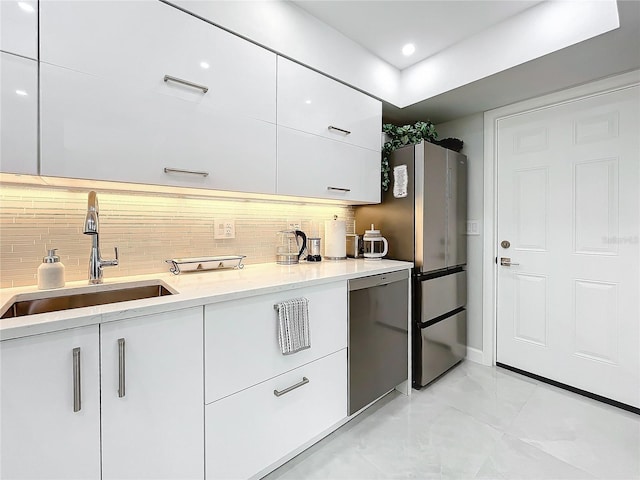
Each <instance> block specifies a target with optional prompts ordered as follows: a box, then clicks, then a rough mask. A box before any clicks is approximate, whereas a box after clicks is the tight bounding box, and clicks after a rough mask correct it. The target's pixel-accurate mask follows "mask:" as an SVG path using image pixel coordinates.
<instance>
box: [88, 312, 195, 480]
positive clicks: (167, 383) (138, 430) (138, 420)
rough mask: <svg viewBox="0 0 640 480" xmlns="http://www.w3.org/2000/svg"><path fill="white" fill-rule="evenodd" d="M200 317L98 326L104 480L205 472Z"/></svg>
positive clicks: (179, 316)
mask: <svg viewBox="0 0 640 480" xmlns="http://www.w3.org/2000/svg"><path fill="white" fill-rule="evenodd" d="M202 315H203V313H202V307H195V308H191V309H188V310H178V311H174V312H168V313H162V314H158V315H151V316H146V317H140V318H134V319H129V320H124V321H119V322H111V323H106V324H103V325H102V326H101V327H100V329H101V330H100V347H101V365H102V478H103V479H121V478H136V479H160V478H181V479H195V478H199V479H202V478H203V477H204V461H203V459H204V433H203V424H204V409H203V404H202V397H203V372H202V369H203V367H202V362H203V354H202V322H203V318H202Z"/></svg>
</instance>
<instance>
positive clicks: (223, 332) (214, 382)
mask: <svg viewBox="0 0 640 480" xmlns="http://www.w3.org/2000/svg"><path fill="white" fill-rule="evenodd" d="M347 294H348V292H347V282H346V281H340V282H331V283H328V284H322V285H315V286H312V287H305V288H296V289H293V290H285V291H281V292H277V293H271V294H267V295H259V296H256V297H249V298H244V299H241V300H237V301H231V302H223V303H217V304H211V305H207V306H206V307H205V403H206V404H207V405H206V407H205V420H206V474H207V478H210V479H230V478H249V477H251V476H253V475H256V474H258V473H259V472H261V471H262V470H264V469H265V468H267V467H269V466H270V465H272V464H273V463H275V462H277V461H279V460H280V459H281V458H283V457H284V456H285V455H288V454H289V453H291V452H292V451H294V450H295V449H296V448H299V447H300V446H301V445H303V444H304V443H306V442H307V441H309V440H311V439H312V438H314V437H316V436H318V435H320V434H321V433H323V432H325V431H326V430H327V429H329V428H330V427H331V426H333V425H335V424H337V423H338V422H340V421H341V420H342V419H344V418H345V417H346V415H347V358H346V352H347V350H346V347H347V321H348V320H347V311H348V307H347ZM300 297H304V298H307V299H308V300H309V330H310V340H311V342H310V343H311V347H310V348H308V349H306V350H302V351H299V352H297V353H293V354H289V355H283V354H282V351H281V350H280V347H279V344H278V314H277V310H276V309H275V308H274V306H275V305H276V304H277V303H278V302H281V301H284V300H289V299H292V298H300ZM276 392H277V393H276Z"/></svg>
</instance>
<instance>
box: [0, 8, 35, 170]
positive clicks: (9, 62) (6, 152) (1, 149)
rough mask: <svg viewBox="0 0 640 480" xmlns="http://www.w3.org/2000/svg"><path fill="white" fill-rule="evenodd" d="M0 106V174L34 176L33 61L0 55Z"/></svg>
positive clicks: (4, 54) (5, 54)
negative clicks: (0, 106) (0, 172)
mask: <svg viewBox="0 0 640 480" xmlns="http://www.w3.org/2000/svg"><path fill="white" fill-rule="evenodd" d="M3 3H4V2H0V8H5V6H4V5H3ZM3 19H4V17H3ZM3 21H4V20H3ZM0 105H2V108H1V109H0V171H2V172H9V173H25V174H31V175H37V173H38V63H37V62H36V61H35V60H30V59H28V58H23V57H19V56H17V55H11V54H9V53H0Z"/></svg>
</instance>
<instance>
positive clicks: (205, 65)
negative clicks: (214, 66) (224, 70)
mask: <svg viewBox="0 0 640 480" xmlns="http://www.w3.org/2000/svg"><path fill="white" fill-rule="evenodd" d="M200 66H201V67H202V68H204V69H205V70H206V69H207V68H209V64H208V63H207V62H200Z"/></svg>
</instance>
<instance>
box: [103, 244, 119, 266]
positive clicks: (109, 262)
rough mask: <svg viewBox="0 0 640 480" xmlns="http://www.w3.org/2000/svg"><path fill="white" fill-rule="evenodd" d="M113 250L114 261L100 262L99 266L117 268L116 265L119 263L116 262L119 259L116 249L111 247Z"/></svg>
mask: <svg viewBox="0 0 640 480" xmlns="http://www.w3.org/2000/svg"><path fill="white" fill-rule="evenodd" d="M113 249H114V250H115V252H116V258H115V260H102V262H100V263H101V265H102V266H103V267H117V266H118V263H119V262H118V260H119V257H118V247H113Z"/></svg>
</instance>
